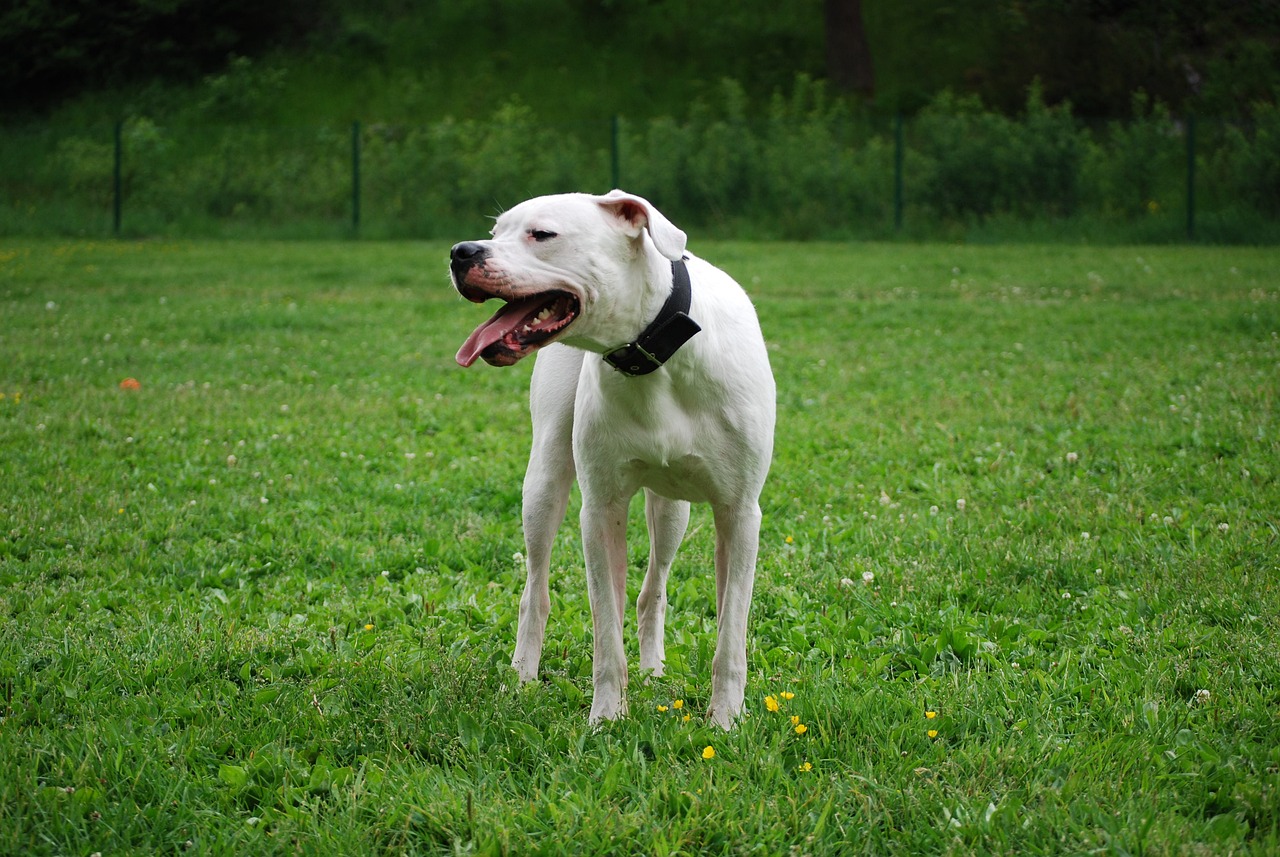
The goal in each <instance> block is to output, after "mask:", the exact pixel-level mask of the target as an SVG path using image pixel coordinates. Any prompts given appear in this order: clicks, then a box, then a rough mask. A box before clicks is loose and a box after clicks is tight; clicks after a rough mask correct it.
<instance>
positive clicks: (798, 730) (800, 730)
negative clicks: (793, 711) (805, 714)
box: [796, 723, 809, 735]
mask: <svg viewBox="0 0 1280 857" xmlns="http://www.w3.org/2000/svg"><path fill="white" fill-rule="evenodd" d="M808 731H809V727H808V726H805V725H804V724H803V723H797V724H796V734H797V735H803V734H804V733H806V732H808Z"/></svg>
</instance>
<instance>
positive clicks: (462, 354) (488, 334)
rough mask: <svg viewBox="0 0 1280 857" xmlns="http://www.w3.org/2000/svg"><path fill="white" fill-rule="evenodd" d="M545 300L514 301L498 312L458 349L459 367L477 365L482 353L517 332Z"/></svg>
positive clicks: (535, 297) (534, 298)
mask: <svg viewBox="0 0 1280 857" xmlns="http://www.w3.org/2000/svg"><path fill="white" fill-rule="evenodd" d="M545 299H546V297H545V295H544V296H543V297H541V298H540V297H538V296H537V295H534V296H532V297H528V298H524V299H523V300H517V301H512V302H511V303H509V304H507V305H506V306H504V307H503V308H502V309H500V310H498V312H497V313H495V314H494V316H493V318H491V319H489V320H488V321H486V322H485V323H484V324H482V325H480V326H479V327H477V328H476V329H475V330H474V331H472V332H471V335H470V336H468V337H467V341H466V342H464V343H462V347H461V348H459V349H458V354H457V356H456V357H454V359H455V360H457V361H458V365H459V366H470V365H471V364H472V363H475V362H476V360H477V359H478V358H479V357H480V354H481V352H483V351H484V350H485V349H486V348H488V347H489V346H490V345H493V343H495V342H497V341H499V340H501V339H502V338H503V337H504V336H506V335H507V334H508V333H510V332H511V331H513V330H515V329H516V328H517V327H518V326H519V325H520V324H521V323H522V322H523V321H524V320H525V317H526V316H528V315H529V313H530V312H531V311H532V310H533V309H534V308H535V307H537V306H538V304H539V303H541V302H542V301H543V300H545Z"/></svg>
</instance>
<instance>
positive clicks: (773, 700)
mask: <svg viewBox="0 0 1280 857" xmlns="http://www.w3.org/2000/svg"><path fill="white" fill-rule="evenodd" d="M764 707H765V708H767V709H769V710H770V711H777V710H778V698H777V697H775V696H766V697H765V698H764Z"/></svg>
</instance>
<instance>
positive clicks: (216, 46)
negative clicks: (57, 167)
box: [0, 0, 325, 108]
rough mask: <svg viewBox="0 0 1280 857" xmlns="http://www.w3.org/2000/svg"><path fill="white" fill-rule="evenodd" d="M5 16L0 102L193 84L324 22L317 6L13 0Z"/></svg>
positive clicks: (214, 0)
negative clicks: (157, 83)
mask: <svg viewBox="0 0 1280 857" xmlns="http://www.w3.org/2000/svg"><path fill="white" fill-rule="evenodd" d="M5 6H6V7H7V9H6V10H5V11H3V12H0V106H3V107H6V108H32V107H40V106H43V105H47V104H49V103H51V102H53V101H56V100H57V99H58V98H59V97H61V96H64V95H68V94H73V93H77V92H82V91H85V90H90V91H91V90H94V89H100V88H103V87H108V86H115V85H120V84H124V83H128V82H131V81H135V80H139V79H144V78H169V79H175V78H176V79H189V78H193V77H196V76H198V75H200V74H201V73H204V72H207V71H210V70H212V69H214V68H217V67H220V66H221V65H222V64H224V63H225V62H226V60H227V57H228V56H229V55H232V54H246V55H251V54H256V53H258V52H260V51H262V50H264V49H265V48H266V47H268V46H271V45H279V44H284V43H288V42H289V41H290V40H293V39H296V38H298V37H299V36H300V35H302V34H304V33H306V32H308V31H309V30H311V29H313V28H314V27H316V26H317V24H318V23H319V21H320V20H321V18H322V17H323V15H324V9H325V5H324V4H322V3H316V2H311V0H272V2H269V3H264V2H260V0H116V2H110V3H103V2H100V0H9V2H8V3H6V4H5Z"/></svg>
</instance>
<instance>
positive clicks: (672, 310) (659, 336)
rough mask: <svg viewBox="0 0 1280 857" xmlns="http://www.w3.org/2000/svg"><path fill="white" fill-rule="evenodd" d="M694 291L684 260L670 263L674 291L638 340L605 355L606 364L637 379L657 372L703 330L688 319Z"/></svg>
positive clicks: (641, 332) (637, 337)
mask: <svg viewBox="0 0 1280 857" xmlns="http://www.w3.org/2000/svg"><path fill="white" fill-rule="evenodd" d="M691 299H692V287H691V284H690V282H689V269H688V268H687V267H685V260H684V259H678V260H676V261H674V262H672V263H671V290H670V291H669V292H668V293H667V296H666V298H665V299H664V300H663V303H662V306H661V307H660V308H659V309H658V312H657V314H656V315H654V316H653V320H652V321H650V322H649V323H648V325H646V326H645V328H644V329H643V330H642V331H640V334H639V335H638V336H636V338H635V339H633V340H631V341H630V342H627V343H626V344H625V345H620V346H618V347H617V348H615V349H613V350H611V351H609V352H607V353H606V354H605V355H604V361H605V362H606V363H608V364H609V365H610V366H612V367H613V368H614V369H616V370H618V371H619V372H621V373H622V374H623V375H629V376H631V377H638V376H640V375H648V374H650V373H651V372H655V371H657V370H658V369H659V368H661V367H662V365H663V364H664V363H666V362H667V361H668V360H670V359H671V357H673V356H674V355H675V353H676V352H677V351H679V350H680V346H682V345H684V344H685V343H686V342H688V341H689V339H690V338H691V337H692V336H693V335H694V334H696V333H697V332H698V331H700V330H702V328H701V327H700V326H699V325H698V323H697V322H696V321H694V320H693V319H692V318H690V317H689V305H690V301H691Z"/></svg>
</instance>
